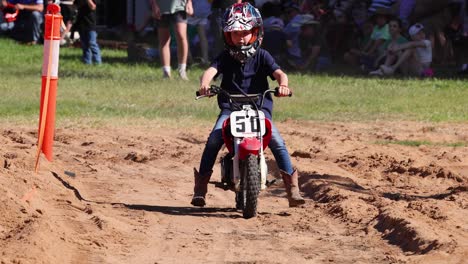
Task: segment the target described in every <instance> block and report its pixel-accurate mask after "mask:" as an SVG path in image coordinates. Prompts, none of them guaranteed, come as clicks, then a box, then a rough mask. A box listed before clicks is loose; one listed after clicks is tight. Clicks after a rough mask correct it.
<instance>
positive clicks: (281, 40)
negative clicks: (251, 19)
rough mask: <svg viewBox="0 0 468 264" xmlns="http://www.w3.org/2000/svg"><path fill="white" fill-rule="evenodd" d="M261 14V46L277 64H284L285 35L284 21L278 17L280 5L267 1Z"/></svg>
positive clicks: (286, 50) (286, 47)
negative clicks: (262, 32)
mask: <svg viewBox="0 0 468 264" xmlns="http://www.w3.org/2000/svg"><path fill="white" fill-rule="evenodd" d="M262 15H263V17H265V20H264V21H263V28H264V32H265V33H264V36H263V42H262V46H263V48H264V49H265V50H267V51H268V52H269V53H270V54H271V55H272V56H273V58H274V59H275V60H276V61H277V62H278V63H279V64H286V54H287V52H288V46H287V37H286V34H285V33H284V31H283V29H284V22H283V20H282V19H281V18H280V15H281V7H280V5H276V4H272V3H271V2H267V3H265V4H264V5H263V9H262Z"/></svg>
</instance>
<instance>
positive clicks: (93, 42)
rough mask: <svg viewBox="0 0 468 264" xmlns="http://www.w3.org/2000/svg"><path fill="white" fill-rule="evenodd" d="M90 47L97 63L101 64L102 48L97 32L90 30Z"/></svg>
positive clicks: (93, 58)
mask: <svg viewBox="0 0 468 264" xmlns="http://www.w3.org/2000/svg"><path fill="white" fill-rule="evenodd" d="M89 49H90V50H91V54H92V60H93V61H94V62H95V63H96V64H101V63H102V60H101V50H100V49H99V45H98V43H97V32H96V31H90V32H89Z"/></svg>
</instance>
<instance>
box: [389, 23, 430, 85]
mask: <svg viewBox="0 0 468 264" xmlns="http://www.w3.org/2000/svg"><path fill="white" fill-rule="evenodd" d="M409 35H410V36H411V41H409V42H407V43H404V44H400V45H393V46H392V47H389V49H388V52H389V54H393V55H395V56H397V57H398V59H397V61H396V62H395V63H394V64H392V65H385V64H384V65H381V66H380V69H381V70H382V72H383V74H384V75H392V74H393V73H394V72H395V71H396V70H398V69H399V70H400V71H401V72H402V73H403V74H404V75H409V76H418V77H419V76H432V70H431V68H430V66H431V62H432V45H431V41H429V40H428V39H426V34H425V33H424V26H423V25H422V24H419V23H417V24H414V25H412V26H411V27H410V29H409Z"/></svg>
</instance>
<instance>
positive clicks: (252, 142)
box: [239, 138, 260, 160]
mask: <svg viewBox="0 0 468 264" xmlns="http://www.w3.org/2000/svg"><path fill="white" fill-rule="evenodd" d="M259 150H260V140H258V139H257V138H244V139H242V141H241V143H240V144H239V159H240V160H244V159H245V158H247V155H249V154H253V155H258V151H259Z"/></svg>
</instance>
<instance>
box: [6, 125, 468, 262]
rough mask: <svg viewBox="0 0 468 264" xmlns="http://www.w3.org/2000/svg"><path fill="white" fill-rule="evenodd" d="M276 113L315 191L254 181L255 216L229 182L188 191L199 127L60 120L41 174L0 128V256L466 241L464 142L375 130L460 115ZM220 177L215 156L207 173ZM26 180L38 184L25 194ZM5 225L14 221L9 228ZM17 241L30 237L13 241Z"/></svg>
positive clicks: (420, 252)
mask: <svg viewBox="0 0 468 264" xmlns="http://www.w3.org/2000/svg"><path fill="white" fill-rule="evenodd" d="M278 126H279V128H280V130H281V131H284V132H283V137H284V138H285V140H286V142H288V144H289V145H288V147H289V150H290V152H291V153H293V155H292V159H293V162H294V164H296V165H297V167H298V168H299V171H300V183H301V188H302V190H303V191H304V194H305V196H306V197H308V198H309V199H310V200H309V201H308V202H307V204H306V205H305V206H304V207H303V208H295V209H290V208H288V207H287V200H286V199H285V193H284V190H283V188H282V187H281V184H279V185H278V186H275V187H272V188H269V189H268V190H267V191H265V192H263V193H262V194H261V197H260V204H259V215H258V217H257V218H255V219H250V220H244V219H242V217H241V213H240V212H237V211H236V210H234V209H233V207H234V196H233V194H232V193H230V192H225V191H223V190H220V189H215V188H214V186H213V184H210V186H209V195H208V207H207V208H203V209H198V208H194V207H192V206H191V205H190V204H189V202H190V198H191V194H192V189H193V171H192V167H193V166H196V165H197V163H198V158H199V156H200V155H201V151H202V148H203V142H204V141H205V139H206V133H204V132H205V130H206V129H204V128H203V129H197V128H192V129H191V130H190V131H186V130H180V131H178V130H177V129H174V128H171V129H164V128H161V127H160V126H154V127H143V128H142V127H139V128H130V129H129V128H126V129H123V128H111V127H106V128H101V129H91V128H85V129H69V130H60V129H59V130H58V131H57V140H56V146H55V150H56V156H57V158H56V160H55V161H54V163H52V164H48V163H45V165H43V167H42V169H41V173H40V174H39V176H37V175H33V174H32V173H30V172H29V171H30V170H31V169H30V166H32V165H29V164H33V156H34V153H35V150H34V143H33V142H35V141H34V137H35V134H34V132H28V131H31V130H28V129H15V130H11V129H10V130H3V131H0V143H3V147H2V156H0V158H1V159H0V162H1V161H3V162H1V163H2V164H7V166H3V167H2V168H0V175H2V176H4V175H7V176H6V177H0V183H1V185H0V186H1V187H0V195H2V200H1V202H2V203H3V204H4V205H3V206H0V214H3V215H4V217H3V218H0V248H2V250H0V260H2V261H5V262H7V263H8V262H11V261H21V262H22V263H41V262H42V263H51V262H52V263H57V262H62V263H64V262H66V263H73V261H76V259H77V258H78V257H80V258H83V259H85V260H87V261H88V263H129V262H131V263H155V262H157V263H171V262H174V261H182V262H188V261H191V262H195V263H201V262H203V263H220V262H226V263H284V262H286V261H294V262H296V263H330V262H332V263H333V262H335V263H418V262H419V263H431V259H435V260H438V261H439V262H440V261H442V262H454V263H456V261H460V260H461V259H462V256H464V254H466V251H464V246H466V245H467V241H468V237H467V235H466V234H468V232H467V231H468V226H467V225H466V221H465V219H464V216H465V215H466V213H467V211H468V202H467V201H468V197H467V189H466V183H467V177H468V175H467V174H466V171H467V168H468V167H467V164H468V163H467V157H468V150H467V148H466V147H461V148H450V147H444V146H443V145H438V146H430V147H428V146H423V147H419V148H414V147H408V146H399V145H379V144H376V143H375V142H376V141H377V140H380V139H382V138H383V139H385V138H387V139H392V140H397V139H399V140H404V139H407V138H410V139H417V140H421V139H423V140H428V141H430V140H435V139H440V138H443V140H446V141H460V139H463V138H465V139H466V138H468V137H466V135H465V134H466V131H467V129H466V126H464V125H458V126H457V125H452V124H450V125H444V126H442V125H440V128H434V129H424V127H427V125H426V124H420V123H410V124H407V123H404V124H389V123H384V124H340V123H337V124H334V123H323V124H318V123H307V122H297V121H288V122H286V123H285V124H281V123H280V124H278ZM447 127H450V130H447V129H446V128H447ZM148 135H151V136H148ZM267 158H268V159H269V162H268V163H269V165H270V169H271V173H272V175H271V177H273V176H274V177H277V176H278V174H277V170H276V169H275V167H274V162H272V155H271V153H269V152H267ZM43 164H44V163H43ZM66 171H67V172H72V173H68V174H67V173H65V172H66ZM50 172H55V173H56V174H57V175H58V176H60V177H61V178H62V179H64V180H65V181H66V182H68V183H69V184H70V185H71V186H73V187H75V188H76V189H77V190H78V191H79V193H80V195H81V196H82V198H83V199H81V200H80V199H78V198H77V196H76V195H75V193H74V192H73V191H72V190H70V189H67V188H65V187H64V185H63V183H61V182H60V181H59V180H57V179H56V178H54V177H53V176H52V175H51V173H50ZM70 175H73V176H70ZM218 180H219V169H218V168H215V173H214V176H213V178H212V181H218ZM31 184H34V185H35V186H36V187H37V194H36V195H35V198H34V199H32V200H31V201H30V202H25V203H22V202H21V201H20V198H21V196H22V195H23V194H24V193H25V192H26V191H27V190H28V189H29V188H30V187H31ZM3 197H4V198H3ZM22 208H24V209H22ZM37 210H39V211H40V212H42V214H40V213H38V211H37ZM22 211H25V212H26V213H23V212H22ZM33 215H36V218H35V217H33ZM22 226H24V227H22ZM21 228H22V229H21ZM20 229H21V230H20ZM6 234H12V235H11V236H10V237H9V238H8V239H7V240H5V239H4V238H5V237H6ZM21 236H22V238H21V239H20V237H21ZM2 239H3V240H2ZM24 245H27V246H28V248H31V250H30V251H28V252H21V251H20V250H18V249H20V248H22V247H23V246H24ZM2 252H3V255H1V254H2ZM5 254H6V255H5Z"/></svg>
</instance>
